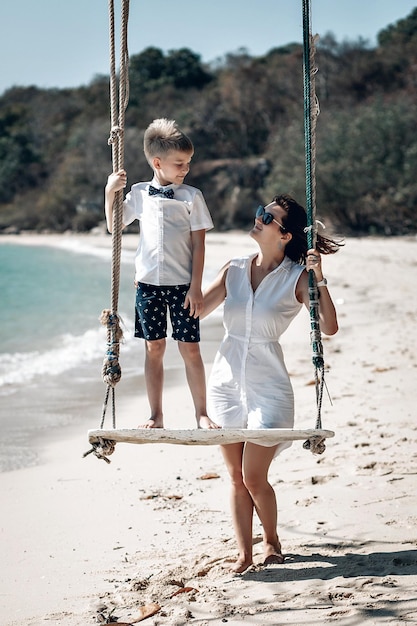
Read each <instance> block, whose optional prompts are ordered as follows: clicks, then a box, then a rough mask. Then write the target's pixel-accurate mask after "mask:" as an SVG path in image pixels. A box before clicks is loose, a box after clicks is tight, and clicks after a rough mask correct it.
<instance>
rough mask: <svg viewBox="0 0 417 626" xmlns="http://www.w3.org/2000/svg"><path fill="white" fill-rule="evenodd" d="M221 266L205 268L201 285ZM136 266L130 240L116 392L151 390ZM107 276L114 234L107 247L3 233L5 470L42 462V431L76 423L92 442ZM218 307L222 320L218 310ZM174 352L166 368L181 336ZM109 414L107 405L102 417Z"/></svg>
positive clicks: (0, 408) (49, 433) (1, 442)
mask: <svg viewBox="0 0 417 626" xmlns="http://www.w3.org/2000/svg"><path fill="white" fill-rule="evenodd" d="M93 244H94V242H93ZM218 269H219V268H218V267H217V266H216V268H210V267H206V268H205V272H204V280H203V285H204V284H207V282H210V281H211V280H212V279H213V278H214V276H215V273H216V271H217V270H218ZM133 276H134V252H133V251H131V250H126V251H125V250H123V252H122V263H121V270H120V291H119V306H118V311H119V314H120V316H121V318H122V328H123V332H124V338H123V343H122V345H121V349H120V365H121V369H122V380H121V382H119V383H118V384H117V386H116V395H117V397H118V398H120V395H121V394H125V393H129V394H132V395H133V394H136V393H145V389H144V383H143V377H142V374H143V363H144V344H143V342H142V341H140V340H138V339H135V338H134V336H133V331H134V298H135V289H134V285H133ZM110 279H111V238H110V237H109V244H108V247H106V248H100V247H97V246H94V245H89V243H88V238H86V240H85V242H82V241H81V243H80V239H79V238H74V239H72V238H71V237H68V238H62V240H59V243H57V244H56V245H55V246H52V245H22V244H12V243H8V242H7V240H6V241H4V242H2V241H1V240H0V329H1V330H0V427H1V430H2V437H1V439H0V471H11V470H15V469H19V468H22V467H27V466H31V465H36V464H37V463H39V460H40V457H41V454H42V446H43V444H44V442H45V440H47V439H50V440H51V439H55V440H58V439H60V438H61V437H63V438H65V434H66V432H67V430H66V428H69V427H71V426H72V427H75V428H76V429H77V432H80V433H82V434H83V436H84V434H85V446H86V449H89V447H90V446H89V444H88V441H87V436H86V435H87V430H88V429H90V428H98V427H99V425H100V421H101V416H102V408H103V400H104V395H105V391H106V385H105V383H103V380H102V377H101V367H102V363H103V359H104V357H105V354H106V347H107V346H106V329H105V327H103V326H102V325H101V324H100V322H99V317H100V314H101V312H102V310H103V309H105V308H109V307H110V303H111V282H110ZM214 315H217V316H218V320H220V316H221V312H220V311H219V312H218V313H217V312H216V313H215V314H214ZM170 343H171V344H174V343H175V342H170ZM216 347H217V345H216ZM167 348H169V344H168V346H167ZM212 349H213V350H214V349H215V347H214V346H213V347H212ZM168 352H169V349H167V356H168V357H169V354H168ZM171 354H172V357H171V361H169V358H166V359H165V368H166V369H168V368H170V367H171V368H173V369H174V368H175V369H176V368H178V367H179V366H180V367H182V362H180V358H179V357H178V352H177V350H176V346H175V345H174V347H172V345H171ZM111 418H112V415H111V409H110V406H109V408H108V410H107V413H106V422H105V426H108V427H111V423H112V422H111ZM118 423H119V422H118ZM83 443H84V441H83ZM83 451H85V450H83ZM74 453H75V454H78V453H79V452H78V451H74Z"/></svg>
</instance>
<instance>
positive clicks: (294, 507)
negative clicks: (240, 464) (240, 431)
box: [0, 233, 417, 626]
mask: <svg viewBox="0 0 417 626" xmlns="http://www.w3.org/2000/svg"><path fill="white" fill-rule="evenodd" d="M212 236H213V238H212V239H211V238H210V234H208V236H207V240H208V241H207V255H208V258H209V263H210V265H211V266H213V267H216V266H218V267H219V268H220V266H221V265H222V264H223V262H225V261H226V260H227V259H228V258H230V257H232V256H235V255H238V254H241V253H242V252H243V253H244V252H246V251H247V248H248V245H249V244H248V239H249V238H248V235H247V234H246V233H244V234H241V233H237V234H236V235H235V234H231V233H221V234H219V233H213V234H212ZM7 237H9V236H7ZM16 237H21V235H17V236H16ZM41 237H44V236H41ZM47 237H49V236H47ZM59 237H61V236H54V245H66V242H67V241H68V240H67V239H65V240H63V239H62V237H66V236H62V237H61V239H59ZM70 237H71V242H72V243H77V245H80V246H81V245H84V243H85V239H84V237H77V236H72V235H71V236H70ZM73 237H74V239H73ZM87 237H88V245H89V246H90V245H93V243H91V242H94V240H95V237H96V236H95V235H93V236H86V239H87ZM128 237H129V238H131V239H130V240H129V243H128V242H126V244H125V242H124V243H123V245H126V246H127V247H131V246H134V247H136V244H134V242H133V237H134V238H135V240H136V241H137V237H136V236H135V235H129V236H128ZM35 238H37V236H35ZM9 240H10V239H9ZM25 240H26V235H25ZM29 240H30V241H31V242H33V241H35V239H30V238H29ZM2 241H4V239H3V238H2V237H0V245H1V242H2ZM37 241H38V244H39V245H50V242H51V241H52V239H48V241H49V243H48V244H44V243H43V244H40V243H39V242H40V241H41V239H37ZM59 241H61V243H59ZM22 242H23V240H20V243H22ZM97 242H99V243H98V245H99V246H102V245H103V243H104V245H105V246H107V245H109V244H110V239H109V238H108V237H107V236H105V238H101V239H100V236H99V239H98V240H97ZM38 244H37V245H38ZM242 248H244V249H243V250H242ZM133 249H134V248H133ZM223 259H224V260H225V261H223ZM324 268H325V274H326V276H327V278H328V280H329V285H330V289H331V293H332V296H333V298H334V301H335V303H336V307H337V309H338V316H339V324H340V330H339V333H338V334H337V335H335V336H334V337H330V338H324V351H325V362H326V366H327V371H326V384H327V388H328V391H329V394H330V397H331V402H330V400H329V398H328V396H327V394H326V392H325V396H324V398H323V427H324V428H328V429H330V430H334V431H335V437H334V438H333V439H330V440H328V441H327V448H326V451H325V453H324V454H323V455H321V456H318V457H317V456H313V455H312V454H311V453H310V452H308V451H305V450H303V448H302V442H295V443H294V444H293V445H292V447H291V448H289V449H288V450H286V451H284V452H283V453H282V454H281V455H280V456H279V457H278V458H277V459H275V460H274V462H273V464H272V466H271V472H270V479H271V483H272V484H273V486H274V488H275V490H276V493H277V499H278V507H279V533H280V539H281V542H282V545H283V552H284V554H285V555H286V560H285V563H284V564H283V565H279V566H270V567H263V566H262V565H261V559H262V554H261V552H262V551H261V538H262V528H261V527H260V524H259V523H258V521H257V520H256V523H255V525H254V530H253V537H254V553H255V554H254V560H255V565H254V566H253V567H252V568H250V569H249V570H248V571H247V572H246V573H245V574H243V575H237V576H236V575H232V574H230V573H229V571H228V565H229V563H230V561H231V560H233V559H234V557H235V555H236V545H235V541H234V536H233V530H232V526H231V520H230V513H229V504H228V497H229V496H228V492H229V481H228V478H227V475H226V471H225V468H224V465H223V462H222V460H221V457H220V452H219V450H218V449H217V446H177V445H170V444H152V445H132V444H117V446H116V450H115V453H114V454H113V455H112V457H111V464H110V465H107V464H106V463H104V462H103V461H100V460H98V459H96V458H95V457H93V456H92V455H89V456H88V457H87V458H84V459H83V458H82V455H83V453H84V452H85V451H86V450H87V449H88V447H89V444H88V440H87V430H88V429H89V428H95V427H96V426H97V423H98V421H99V412H100V408H101V403H102V397H101V395H100V398H99V397H98V396H99V394H98V392H95V395H96V396H97V397H96V402H97V412H96V413H95V415H94V416H93V419H92V422H93V423H92V424H91V425H88V424H87V422H88V421H89V416H87V415H84V416H83V418H82V420H80V422H79V423H77V424H74V425H72V426H71V427H70V428H69V430H67V429H66V428H65V429H64V430H65V433H64V430H63V431H62V433H61V436H60V433H59V431H57V437H55V435H53V436H51V437H50V436H49V434H47V435H46V436H45V439H44V441H43V445H42V457H41V463H40V464H38V465H36V466H33V467H28V468H25V469H20V470H15V471H11V472H4V473H2V474H0V489H1V494H2V495H1V504H2V519H1V523H0V532H1V537H2V546H1V557H2V562H3V564H4V566H3V569H2V574H1V579H0V582H1V589H2V592H1V606H2V623H3V624H4V626H21V624H22V623H25V625H27V626H40V624H43V623H45V624H47V623H49V624H50V623H53V624H57V625H60V626H80V625H81V624H89V623H96V622H97V619H98V617H99V613H100V611H101V613H102V614H103V615H106V616H110V615H111V616H112V618H116V617H117V620H118V621H119V622H125V623H133V622H134V621H135V619H136V618H138V616H139V613H140V607H141V606H143V605H149V604H150V603H157V604H159V606H160V607H161V610H160V611H159V612H158V613H156V614H155V615H154V616H153V617H149V618H148V619H147V620H146V624H149V625H152V626H162V625H164V624H165V625H166V626H186V625H187V624H190V625H191V624H193V625H194V626H209V625H211V624H213V625H214V624H215V625H216V626H217V624H219V625H220V624H221V623H223V622H225V621H227V622H228V623H230V624H233V626H244V625H247V624H251V626H255V625H268V624H269V625H273V624H277V623H280V624H281V623H282V624H293V625H294V626H299V624H300V623H312V622H313V621H314V622H316V623H320V624H324V623H327V622H332V623H337V624H338V625H340V626H349V625H350V624H352V623H361V624H364V625H365V626H373V625H374V624H375V623H378V624H393V623H395V624H398V625H399V624H404V626H406V625H407V624H409V623H412V622H413V621H417V599H416V596H415V588H416V584H417V530H416V528H417V527H416V521H417V519H416V513H415V495H414V494H415V477H416V475H417V425H416V423H415V400H414V396H413V389H414V387H415V377H416V373H417V355H415V350H414V345H413V344H412V341H413V339H412V338H413V337H414V335H415V328H416V324H417V293H416V290H415V287H414V285H415V284H416V279H417V249H416V241H415V238H410V237H405V238H400V239H399V238H395V239H387V240H385V239H372V240H369V239H367V240H362V239H361V240H351V239H348V240H347V241H346V246H345V247H344V248H343V249H342V250H341V251H340V252H338V254H336V255H334V256H333V257H331V258H328V259H327V258H326V259H325V265H324ZM290 329H291V330H290V332H288V334H287V333H286V334H285V336H283V341H282V344H283V349H284V353H285V354H286V362H287V367H288V370H289V372H290V375H291V378H292V382H293V386H294V392H295V401H296V424H297V427H299V428H304V427H306V428H311V427H313V426H314V422H315V418H316V407H315V399H314V385H312V384H311V383H312V378H313V371H312V365H311V356H310V348H309V323H308V313H307V312H305V315H302V314H300V315H299V316H298V318H297V319H296V321H295V322H294V323H293V325H292V326H291V327H290ZM221 336H222V327H221V322H220V318H216V319H212V320H211V321H210V318H207V320H205V321H204V327H202V344H201V348H202V354H203V359H204V361H205V363H206V374H207V375H208V374H209V369H210V364H211V362H212V358H213V356H214V353H215V351H216V349H217V346H218V341H219V338H220V337H221ZM169 343H170V344H171V343H172V342H169ZM174 347H175V346H174ZM172 359H173V360H174V359H177V356H176V354H175V351H174V352H173V353H172ZM169 377H171V378H170V384H167V385H166V387H165V393H164V399H165V406H166V426H167V428H185V427H190V428H192V427H193V426H194V425H193V411H192V401H191V398H190V394H189V392H188V388H187V386H186V383H185V378H184V376H183V371H182V369H180V367H177V368H173V370H172V371H170V374H169ZM167 382H168V381H167ZM122 384H123V385H124V384H125V383H123V378H122V381H121V382H120V383H119V385H122ZM135 384H136V383H135ZM119 385H118V386H117V393H118V397H117V412H118V424H119V426H120V427H122V426H123V427H135V425H136V424H137V416H142V415H143V414H146V411H147V400H146V396H145V395H144V394H143V393H142V394H139V393H136V392H135V385H132V386H131V388H130V389H129V391H128V389H127V387H128V386H130V382H129V381H128V385H126V392H125V388H124V387H120V388H119ZM97 387H98V386H97ZM103 393H104V390H103ZM89 400H92V401H95V398H89ZM74 402H76V403H77V402H78V406H79V410H80V413H82V411H83V404H82V402H81V400H80V398H74ZM178 407H181V412H180V414H179V415H178ZM188 424H189V426H188ZM206 476H212V478H204V479H203V477H206ZM175 581H176V582H175ZM181 585H182V588H183V589H185V588H191V590H190V591H184V592H183V593H180V594H177V595H175V596H174V593H175V591H178V589H179V588H181Z"/></svg>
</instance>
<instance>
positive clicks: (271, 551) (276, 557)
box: [264, 542, 284, 565]
mask: <svg viewBox="0 0 417 626" xmlns="http://www.w3.org/2000/svg"><path fill="white" fill-rule="evenodd" d="M283 563H284V555H283V554H282V552H281V544H280V543H279V542H278V543H277V544H276V545H273V544H272V543H266V544H265V545H264V565H282V564H283Z"/></svg>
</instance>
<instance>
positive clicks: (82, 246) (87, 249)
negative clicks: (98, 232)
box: [55, 238, 136, 263]
mask: <svg viewBox="0 0 417 626" xmlns="http://www.w3.org/2000/svg"><path fill="white" fill-rule="evenodd" d="M55 245H56V247H57V248H61V249H63V250H68V251H69V252H74V253H76V254H89V255H91V256H95V257H98V258H100V259H105V260H110V259H111V256H112V244H111V239H110V238H109V245H108V247H104V246H103V247H101V246H98V245H97V244H95V243H94V240H92V241H88V242H87V241H82V240H80V239H71V238H68V239H64V238H62V239H59V240H57V242H56V244H55ZM135 254H136V251H135V250H124V249H122V251H121V261H122V263H133V262H134V259H135Z"/></svg>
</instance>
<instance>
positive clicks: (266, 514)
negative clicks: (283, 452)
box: [242, 443, 284, 565]
mask: <svg viewBox="0 0 417 626" xmlns="http://www.w3.org/2000/svg"><path fill="white" fill-rule="evenodd" d="M275 450H276V446H273V447H271V448H267V447H265V446H258V445H256V444H253V443H247V444H246V446H245V449H244V453H243V461H242V467H243V481H244V484H245V486H246V488H247V490H248V492H249V494H250V496H251V498H252V500H253V504H254V506H255V509H256V512H257V514H258V516H259V519H260V520H261V524H262V526H263V541H264V563H265V564H266V565H267V564H270V563H283V561H284V558H283V556H282V553H281V544H280V541H279V538H278V534H277V522H278V511H277V501H276V497H275V491H274V489H273V488H272V486H271V485H270V483H269V482H268V471H269V466H270V465H271V462H272V459H273V458H274V454H275Z"/></svg>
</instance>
